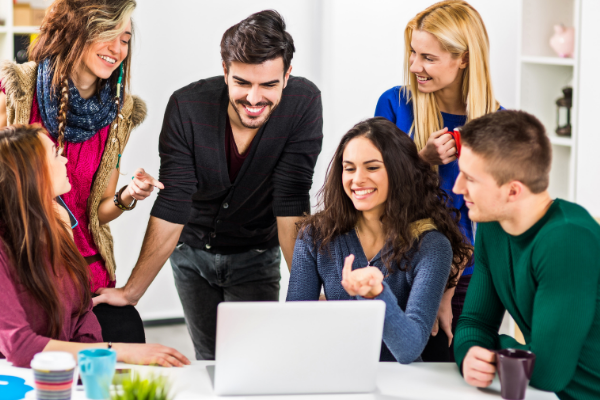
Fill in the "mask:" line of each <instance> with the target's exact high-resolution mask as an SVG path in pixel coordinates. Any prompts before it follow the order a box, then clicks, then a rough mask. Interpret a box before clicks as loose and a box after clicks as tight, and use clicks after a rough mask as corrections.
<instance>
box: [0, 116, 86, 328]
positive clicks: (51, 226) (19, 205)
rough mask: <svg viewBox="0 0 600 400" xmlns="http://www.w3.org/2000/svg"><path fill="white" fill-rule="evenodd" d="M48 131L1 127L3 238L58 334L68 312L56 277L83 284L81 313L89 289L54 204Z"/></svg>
mask: <svg viewBox="0 0 600 400" xmlns="http://www.w3.org/2000/svg"><path fill="white" fill-rule="evenodd" d="M45 134H46V131H45V130H44V129H43V128H41V127H40V126H39V125H37V126H36V125H33V126H31V125H14V126H9V127H7V128H4V129H2V130H0V193H2V195H1V196H0V244H1V245H2V247H3V249H2V250H3V251H4V252H6V255H7V256H8V261H9V264H11V265H12V266H13V271H14V273H15V277H16V279H18V282H19V283H20V284H21V285H23V286H24V287H25V289H26V290H27V292H28V293H29V294H30V295H31V296H32V297H33V298H34V299H35V300H36V301H37V303H38V304H39V305H40V306H41V307H42V308H43V309H44V311H45V312H46V314H47V315H48V321H49V324H48V332H47V335H48V336H49V337H51V338H54V339H56V338H58V335H59V334H60V332H61V330H62V321H63V312H64V311H63V310H62V306H61V303H60V300H59V299H60V297H61V296H60V294H59V293H58V289H57V281H58V280H60V279H72V280H73V282H74V283H75V285H76V286H77V287H78V288H79V294H80V296H79V297H80V299H81V304H80V307H79V312H80V314H81V313H83V311H84V310H85V309H86V308H87V307H88V306H89V304H90V299H91V293H90V290H89V275H88V266H87V264H86V262H85V260H84V259H83V257H82V256H81V254H80V253H79V251H78V249H77V247H76V246H75V243H74V242H73V239H72V238H71V236H70V234H69V231H68V227H67V226H66V225H65V223H64V222H63V221H62V220H61V219H60V216H59V214H58V212H57V211H56V208H55V203H54V194H53V189H52V178H51V176H50V172H49V169H48V163H47V160H46V149H45V147H44V144H43V142H42V140H41V138H40V135H45ZM66 312H69V311H68V310H67V311H66Z"/></svg>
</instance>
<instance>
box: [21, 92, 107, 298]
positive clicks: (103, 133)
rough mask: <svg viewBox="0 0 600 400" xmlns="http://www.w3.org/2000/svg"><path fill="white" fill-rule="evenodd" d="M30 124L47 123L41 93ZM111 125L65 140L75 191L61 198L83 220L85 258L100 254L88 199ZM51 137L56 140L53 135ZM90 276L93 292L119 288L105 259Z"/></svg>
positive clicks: (80, 233)
mask: <svg viewBox="0 0 600 400" xmlns="http://www.w3.org/2000/svg"><path fill="white" fill-rule="evenodd" d="M29 123H30V124H33V123H38V124H41V125H42V126H43V125H44V123H43V121H42V117H41V115H40V109H39V105H38V101H37V93H34V94H33V105H32V106H31V117H30V119H29ZM109 128H110V125H107V126H105V127H103V128H102V129H100V130H99V131H98V132H97V133H96V134H95V135H94V136H93V137H92V138H90V139H88V140H86V141H85V142H82V143H68V142H65V148H64V151H63V155H64V156H65V157H66V158H67V160H69V161H68V162H67V176H68V177H69V182H71V191H70V192H69V193H65V194H63V195H62V196H61V197H62V199H63V200H64V202H65V204H66V205H67V207H69V209H70V210H71V212H72V213H73V215H74V216H75V218H76V219H77V221H78V222H79V223H78V224H77V226H76V227H75V228H73V238H74V239H75V244H76V245H77V248H78V249H79V252H81V255H82V256H84V257H90V256H93V255H96V254H98V248H97V247H96V244H95V243H94V239H93V238H92V234H91V233H90V230H89V228H88V226H89V219H88V213H87V202H88V199H89V198H90V194H91V191H92V181H93V179H94V174H95V173H96V171H97V170H98V167H99V166H100V161H101V160H102V155H103V154H104V146H105V144H106V139H107V138H108V133H109ZM50 138H51V139H53V138H52V137H50ZM53 140H54V139H53ZM55 142H56V141H55ZM90 279H91V282H90V286H91V289H92V293H94V292H95V291H96V290H98V289H100V288H103V287H115V283H116V282H115V281H111V280H110V277H109V275H108V271H107V270H106V266H105V264H104V260H101V261H96V262H94V263H92V264H90Z"/></svg>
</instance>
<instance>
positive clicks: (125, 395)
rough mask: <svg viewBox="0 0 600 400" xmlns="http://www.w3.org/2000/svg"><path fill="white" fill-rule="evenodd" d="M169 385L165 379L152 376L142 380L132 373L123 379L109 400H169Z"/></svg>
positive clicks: (170, 397) (170, 396)
mask: <svg viewBox="0 0 600 400" xmlns="http://www.w3.org/2000/svg"><path fill="white" fill-rule="evenodd" d="M170 391H171V385H170V383H169V381H168V380H167V378H166V377H164V376H155V375H153V374H151V375H148V376H146V377H145V378H142V377H141V376H140V375H139V374H138V373H133V374H132V376H131V377H130V378H124V379H123V380H122V382H121V388H119V389H117V390H116V391H115V393H114V394H113V395H112V396H111V400H171V399H172V398H173V396H172V395H171V393H170Z"/></svg>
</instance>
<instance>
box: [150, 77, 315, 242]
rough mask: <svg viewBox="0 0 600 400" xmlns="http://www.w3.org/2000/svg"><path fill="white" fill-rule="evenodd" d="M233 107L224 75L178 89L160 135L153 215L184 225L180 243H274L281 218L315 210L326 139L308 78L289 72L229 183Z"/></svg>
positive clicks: (313, 88) (166, 113)
mask: <svg viewBox="0 0 600 400" xmlns="http://www.w3.org/2000/svg"><path fill="white" fill-rule="evenodd" d="M228 104H229V95H228V92H227V85H226V84H225V81H224V78H223V76H217V77H214V78H209V79H204V80H200V81H198V82H194V83H192V84H190V85H188V86H186V87H184V88H182V89H179V90H177V91H176V92H175V93H173V95H172V96H171V98H170V100H169V103H168V105H167V109H166V112H165V117H164V121H163V126H162V130H161V133H160V140H159V152H160V158H161V164H160V175H159V180H160V181H161V182H162V183H163V184H164V186H165V188H164V189H163V190H161V191H160V192H159V194H158V198H157V200H156V202H155V203H154V207H153V208H152V212H151V215H152V216H154V217H157V218H160V219H163V220H165V221H169V222H172V223H176V224H183V225H185V227H184V229H183V232H182V234H181V237H180V239H179V241H180V242H185V243H186V244H187V245H189V246H192V247H195V248H202V249H204V250H208V251H211V252H218V253H221V254H231V253H239V252H243V251H247V250H249V249H263V248H269V247H272V246H275V245H277V244H278V238H277V224H276V217H286V216H300V215H303V213H310V196H309V191H310V188H311V185H312V177H313V171H314V166H315V164H316V162H317V157H318V155H319V153H320V152H321V142H322V139H323V118H322V115H323V108H322V105H321V92H320V91H319V89H318V88H317V87H316V86H315V85H314V84H313V83H312V82H310V81H308V80H307V79H304V78H300V77H292V76H290V78H289V80H288V84H287V87H286V88H285V89H284V90H283V95H282V98H281V102H280V103H279V106H278V107H277V108H276V109H275V110H274V111H273V114H272V115H271V117H270V118H269V120H268V121H267V122H266V123H265V124H264V125H263V126H262V127H261V128H260V129H259V131H258V133H257V134H256V137H255V138H254V141H253V143H252V146H251V148H250V150H249V154H248V157H247V158H246V160H245V161H244V164H243V165H242V169H241V170H240V172H239V174H238V176H237V178H236V180H235V182H233V183H232V182H230V181H229V175H228V170H227V159H226V154H225V123H226V115H227V106H228Z"/></svg>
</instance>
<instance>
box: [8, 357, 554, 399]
mask: <svg viewBox="0 0 600 400" xmlns="http://www.w3.org/2000/svg"><path fill="white" fill-rule="evenodd" d="M207 365H214V361H194V362H192V365H190V366H186V367H184V368H159V367H140V366H131V365H126V364H119V365H118V367H119V368H133V369H134V370H138V371H140V372H141V373H145V372H148V371H153V372H154V373H160V374H165V375H167V376H169V378H170V380H171V381H172V383H173V385H174V390H175V392H176V396H175V399H176V400H192V399H194V400H196V399H198V400H200V399H202V400H208V399H218V398H223V397H219V396H216V395H215V394H214V393H213V390H212V381H211V379H210V376H209V374H208V371H207V370H206V366H207ZM0 375H12V376H18V377H21V378H23V379H25V381H26V383H27V384H28V385H30V386H33V372H32V371H31V370H30V369H25V368H15V367H12V366H10V364H9V363H7V362H6V360H0ZM26 398H27V399H35V393H34V391H31V392H29V393H28V394H27V397H26ZM226 398H229V399H235V400H244V399H252V400H259V399H260V400H279V399H288V400H304V399H306V400H342V399H343V400H409V399H428V400H432V399H442V400H451V399H457V400H458V399H460V400H469V399H501V397H500V384H499V382H498V380H497V378H496V380H495V381H494V383H493V384H492V385H491V386H490V388H488V389H485V390H480V389H476V388H473V387H471V386H469V385H467V384H466V383H465V382H464V380H463V379H462V377H461V376H460V374H459V373H458V367H457V366H456V364H454V363H413V364H410V365H401V364H397V363H380V364H379V371H378V376H377V391H376V392H375V393H368V394H337V395H297V396H235V397H226ZM526 398H527V399H528V400H545V399H556V398H557V397H556V395H554V394H553V393H549V392H542V391H540V390H536V389H534V388H532V387H529V388H528V389H527V397H526ZM72 399H73V400H84V399H85V394H84V393H83V392H82V391H74V392H73V397H72Z"/></svg>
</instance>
